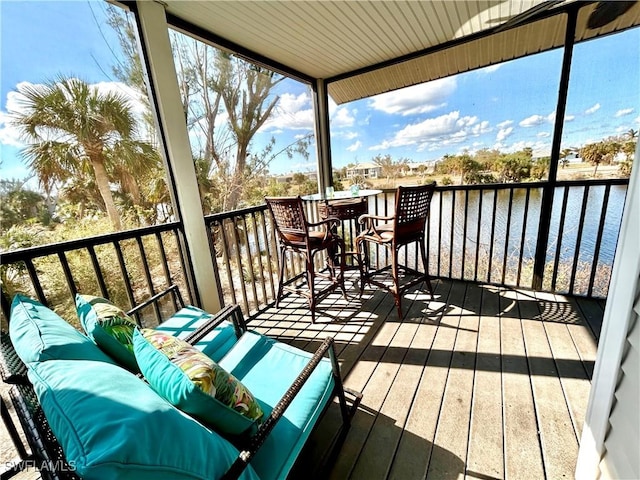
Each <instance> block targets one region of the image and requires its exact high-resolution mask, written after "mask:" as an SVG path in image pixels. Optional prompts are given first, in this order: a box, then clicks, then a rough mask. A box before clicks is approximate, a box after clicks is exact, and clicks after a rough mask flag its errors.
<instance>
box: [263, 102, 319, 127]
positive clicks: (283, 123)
mask: <svg viewBox="0 0 640 480" xmlns="http://www.w3.org/2000/svg"><path fill="white" fill-rule="evenodd" d="M284 129H290V130H312V129H313V108H312V106H311V97H310V96H309V94H307V93H301V94H300V95H293V94H291V93H284V94H282V95H281V96H280V100H279V101H278V105H277V107H276V108H274V110H273V113H272V114H271V116H270V117H269V119H268V120H267V121H266V122H265V124H264V125H263V126H262V128H261V130H284Z"/></svg>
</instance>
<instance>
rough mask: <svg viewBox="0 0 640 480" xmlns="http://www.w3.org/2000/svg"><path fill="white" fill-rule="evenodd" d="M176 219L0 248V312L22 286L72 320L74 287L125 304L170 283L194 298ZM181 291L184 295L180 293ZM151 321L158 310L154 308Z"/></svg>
mask: <svg viewBox="0 0 640 480" xmlns="http://www.w3.org/2000/svg"><path fill="white" fill-rule="evenodd" d="M181 228H182V227H181V225H180V224H179V223H168V224H164V225H157V226H152V227H144V228H138V229H134V230H128V231H124V232H117V233H111V234H107V235H99V236H94V237H89V238H83V239H79V240H71V241H67V242H61V243H55V244H50V245H42V246H37V247H32V248H25V249H20V250H14V251H9V252H4V253H2V254H1V255H0V260H1V267H0V268H1V269H2V270H1V272H2V312H3V314H4V316H5V318H8V315H9V309H10V298H11V297H12V296H13V294H14V293H16V292H18V291H19V292H22V293H25V294H27V295H31V296H33V297H34V298H37V299H38V301H40V302H41V303H42V304H44V305H47V306H50V307H51V308H53V309H54V310H55V311H56V312H57V313H58V314H60V315H61V316H63V318H65V319H66V320H67V321H70V322H71V323H74V324H77V319H76V316H75V302H74V297H75V295H76V293H83V294H90V295H96V296H102V297H104V298H108V299H111V300H112V301H113V302H114V303H116V304H117V305H119V306H120V307H121V308H123V309H124V310H127V309H129V308H131V307H133V306H134V305H136V304H138V303H140V301H141V300H142V299H144V298H147V297H149V296H153V295H155V294H156V293H157V292H159V291H160V290H163V289H165V288H167V287H168V286H169V285H170V284H178V285H179V286H180V288H181V290H182V293H183V298H186V299H188V300H189V302H191V303H193V296H192V292H191V290H190V289H189V288H188V287H187V285H188V281H187V278H186V275H185V272H187V271H189V270H188V269H187V265H188V263H187V262H188V259H187V258H185V256H184V255H183V253H182V252H183V249H182V248H180V238H179V237H180V235H181V231H180V229H181ZM185 294H186V295H185ZM155 317H156V323H157V321H159V318H160V312H158V311H156V312H155Z"/></svg>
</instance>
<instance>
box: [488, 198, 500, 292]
mask: <svg viewBox="0 0 640 480" xmlns="http://www.w3.org/2000/svg"><path fill="white" fill-rule="evenodd" d="M497 208H498V189H495V190H494V191H493V208H492V213H491V239H490V240H489V265H488V266H487V282H488V283H491V273H492V270H493V242H494V240H495V238H496V236H495V233H496V211H497Z"/></svg>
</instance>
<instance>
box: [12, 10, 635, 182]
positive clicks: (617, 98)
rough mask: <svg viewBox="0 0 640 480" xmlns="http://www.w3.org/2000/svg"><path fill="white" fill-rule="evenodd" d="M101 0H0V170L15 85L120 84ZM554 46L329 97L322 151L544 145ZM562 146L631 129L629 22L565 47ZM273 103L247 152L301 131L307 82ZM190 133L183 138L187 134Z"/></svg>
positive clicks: (555, 79) (545, 151)
mask: <svg viewBox="0 0 640 480" xmlns="http://www.w3.org/2000/svg"><path fill="white" fill-rule="evenodd" d="M105 8H106V7H105V4H104V2H102V1H97V2H96V1H91V2H88V1H86V0H78V1H73V2H58V1H48V2H35V1H12V0H0V61H1V65H0V87H1V91H0V99H1V101H0V177H1V178H24V177H25V176H28V175H29V171H28V169H27V167H26V166H25V165H24V163H23V162H22V160H21V157H20V149H21V147H22V146H23V144H22V142H21V140H20V139H19V138H18V136H17V133H16V131H15V129H14V128H12V127H11V125H10V124H8V122H7V113H8V111H10V110H15V109H17V108H19V106H18V104H17V103H16V98H17V96H16V87H17V85H18V84H20V83H21V82H28V83H33V84H37V83H42V82H44V81H47V80H50V79H53V78H56V77H57V76H58V75H60V74H64V75H73V76H78V77H79V78H82V79H83V80H85V81H87V82H89V83H92V84H97V85H100V88H103V89H111V90H113V89H117V90H121V91H123V92H125V93H127V92H130V89H128V87H126V86H124V85H122V84H120V83H118V82H117V80H116V79H115V78H114V76H113V74H112V66H113V65H114V64H115V63H116V62H118V61H119V56H118V55H119V54H118V51H119V47H118V44H117V41H116V39H115V35H114V34H113V32H112V31H111V30H110V28H109V27H108V26H106V25H105V24H104V20H103V19H104V15H105ZM562 54H563V51H562V49H558V50H554V51H551V52H545V53H542V54H538V55H533V56H530V57H526V58H524V59H519V60H514V61H510V62H506V63H503V64H501V65H498V66H492V67H487V68H484V69H479V70H475V71H472V72H468V73H464V74H461V75H457V76H455V77H449V78H445V79H441V80H437V81H434V82H429V83H425V84H421V85H416V86H413V87H409V88H405V89H402V90H397V91H394V92H389V93H386V94H382V95H378V96H375V97H372V98H368V99H363V100H359V101H355V102H350V103H347V104H343V105H336V104H335V103H333V102H332V101H330V113H331V152H332V161H333V166H334V167H335V168H340V167H343V166H346V165H347V164H350V163H365V162H370V161H371V160H372V158H373V157H375V156H376V155H387V154H388V155H391V157H392V158H393V159H394V160H399V159H407V160H408V161H411V162H424V161H435V160H438V159H439V158H442V156H443V155H445V154H451V155H455V154H459V153H462V152H464V151H467V152H470V153H474V152H476V151H477V150H480V149H483V148H488V149H494V148H495V149H499V150H501V151H503V152H512V151H517V150H521V149H522V148H525V147H529V148H532V149H533V151H534V155H536V156H545V155H549V154H550V151H551V140H552V133H553V125H554V119H555V109H556V103H557V95H558V83H559V78H560V68H561V62H562ZM573 58H574V61H573V65H572V72H571V80H570V86H569V96H568V100H567V109H566V117H565V123H564V132H563V141H562V148H570V147H580V146H582V145H584V144H586V143H589V142H594V141H599V140H601V139H602V138H605V137H608V136H612V135H620V134H623V133H625V132H628V131H629V130H630V129H635V130H638V129H640V94H639V93H638V92H640V29H638V28H636V29H633V30H631V31H628V32H625V33H623V34H618V35H612V36H609V37H606V38H602V39H598V40H597V41H591V42H585V43H582V44H579V45H576V47H575V49H574V55H573ZM275 93H276V94H277V95H278V96H279V101H278V107H277V109H276V110H275V113H274V115H273V116H272V117H271V118H270V119H269V121H268V122H267V123H266V124H265V126H264V127H263V128H262V130H261V131H260V132H259V133H258V135H257V136H256V137H255V142H254V145H253V146H252V149H253V150H255V151H257V150H259V149H260V148H261V147H262V146H263V145H264V144H265V142H267V141H268V140H269V139H270V138H271V137H274V138H275V139H276V150H279V149H280V148H283V147H285V146H286V145H289V144H290V143H292V142H294V141H295V140H296V139H297V138H300V137H301V136H304V135H306V134H309V133H312V132H313V118H314V116H313V106H312V103H311V95H310V90H309V87H308V86H307V85H304V84H301V83H299V82H296V81H293V80H289V79H287V80H285V81H283V82H281V83H280V84H279V85H278V86H277V90H276V92H275ZM197 140H198V139H197V138H196V137H195V136H194V137H192V141H194V142H196V141H197ZM310 154H311V155H310V158H309V160H308V161H307V160H305V159H304V158H302V157H296V158H294V159H288V158H286V156H284V155H282V156H281V159H277V160H276V161H274V162H273V163H272V164H271V167H270V171H271V173H273V174H283V173H290V172H299V171H302V172H305V171H314V170H315V168H316V160H315V150H314V147H312V149H311V151H310Z"/></svg>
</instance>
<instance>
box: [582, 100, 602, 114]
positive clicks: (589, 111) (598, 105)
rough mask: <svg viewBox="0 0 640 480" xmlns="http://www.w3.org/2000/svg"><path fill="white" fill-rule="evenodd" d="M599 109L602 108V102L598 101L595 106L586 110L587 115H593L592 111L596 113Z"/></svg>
mask: <svg viewBox="0 0 640 480" xmlns="http://www.w3.org/2000/svg"><path fill="white" fill-rule="evenodd" d="M598 110H600V104H599V103H596V104H595V105H594V106H593V107H590V108H587V109H586V110H585V111H584V114H585V115H591V114H592V113H596V112H597V111H598Z"/></svg>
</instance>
